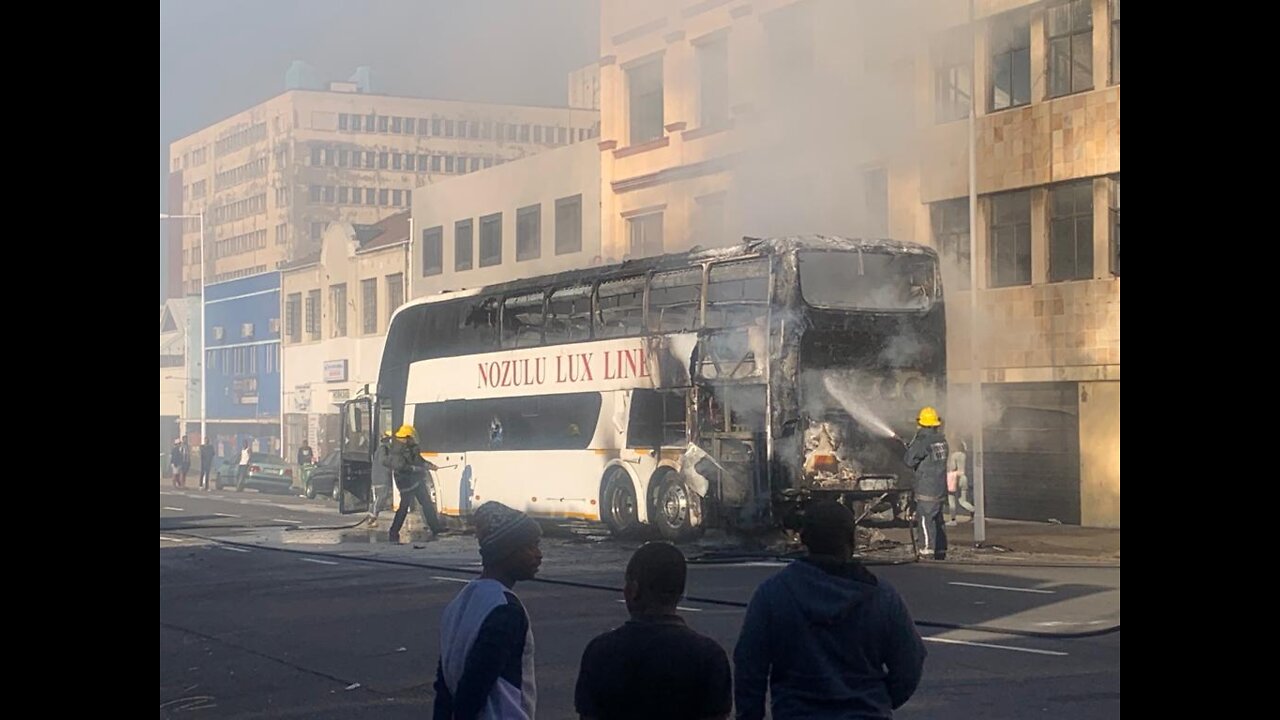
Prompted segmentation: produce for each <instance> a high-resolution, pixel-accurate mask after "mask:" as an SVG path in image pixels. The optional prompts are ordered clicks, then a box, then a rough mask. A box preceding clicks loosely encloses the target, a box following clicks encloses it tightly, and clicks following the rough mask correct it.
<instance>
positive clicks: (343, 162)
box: [338, 150, 351, 168]
mask: <svg viewBox="0 0 1280 720" xmlns="http://www.w3.org/2000/svg"><path fill="white" fill-rule="evenodd" d="M350 164H351V151H350V150H339V151H338V167H343V168H344V167H347V166H348V165H350Z"/></svg>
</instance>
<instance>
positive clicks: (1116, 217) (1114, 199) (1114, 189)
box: [1107, 2, 1120, 277]
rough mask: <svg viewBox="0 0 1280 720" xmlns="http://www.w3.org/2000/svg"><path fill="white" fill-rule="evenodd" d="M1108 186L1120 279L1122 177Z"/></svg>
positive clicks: (1115, 264)
mask: <svg viewBox="0 0 1280 720" xmlns="http://www.w3.org/2000/svg"><path fill="white" fill-rule="evenodd" d="M1117 4H1119V3H1118V2H1117ZM1107 185H1108V193H1107V194H1108V196H1109V197H1108V203H1107V204H1108V205H1109V214H1110V218H1109V220H1110V224H1111V274H1112V275H1115V276H1116V277H1120V176H1119V175H1116V176H1115V177H1113V178H1109V182H1108V183H1107Z"/></svg>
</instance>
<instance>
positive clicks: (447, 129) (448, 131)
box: [444, 120, 453, 137]
mask: <svg viewBox="0 0 1280 720" xmlns="http://www.w3.org/2000/svg"><path fill="white" fill-rule="evenodd" d="M444 136H445V137H453V121H452V120H445V121H444Z"/></svg>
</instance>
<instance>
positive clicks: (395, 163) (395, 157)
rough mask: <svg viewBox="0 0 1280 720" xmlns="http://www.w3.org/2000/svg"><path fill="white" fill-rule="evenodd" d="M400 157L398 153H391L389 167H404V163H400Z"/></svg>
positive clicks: (398, 168) (400, 168)
mask: <svg viewBox="0 0 1280 720" xmlns="http://www.w3.org/2000/svg"><path fill="white" fill-rule="evenodd" d="M400 158H401V155H400V153H391V169H392V170H403V169H404V165H402V164H401V160H400Z"/></svg>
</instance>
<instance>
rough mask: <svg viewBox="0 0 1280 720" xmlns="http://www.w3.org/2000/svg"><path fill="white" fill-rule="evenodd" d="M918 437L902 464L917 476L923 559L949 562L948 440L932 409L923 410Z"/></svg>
mask: <svg viewBox="0 0 1280 720" xmlns="http://www.w3.org/2000/svg"><path fill="white" fill-rule="evenodd" d="M916 424H917V425H918V426H919V429H918V430H916V436H915V437H914V438H912V439H911V443H910V444H909V445H907V454H906V457H904V458H903V460H902V461H903V462H904V463H906V464H907V467H909V468H911V469H912V470H914V471H915V473H916V487H915V491H916V523H917V525H918V528H919V530H920V536H919V538H918V539H919V541H920V542H921V543H922V545H921V547H920V555H921V556H922V557H930V556H932V557H933V558H934V559H935V560H946V559H947V527H946V525H947V524H946V520H945V518H944V517H943V515H942V504H943V503H944V502H946V500H947V453H948V447H947V438H946V436H945V435H943V434H942V418H940V417H938V411H937V410H935V409H933V408H931V407H924V408H921V409H920V414H919V415H918V416H917V417H916Z"/></svg>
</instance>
